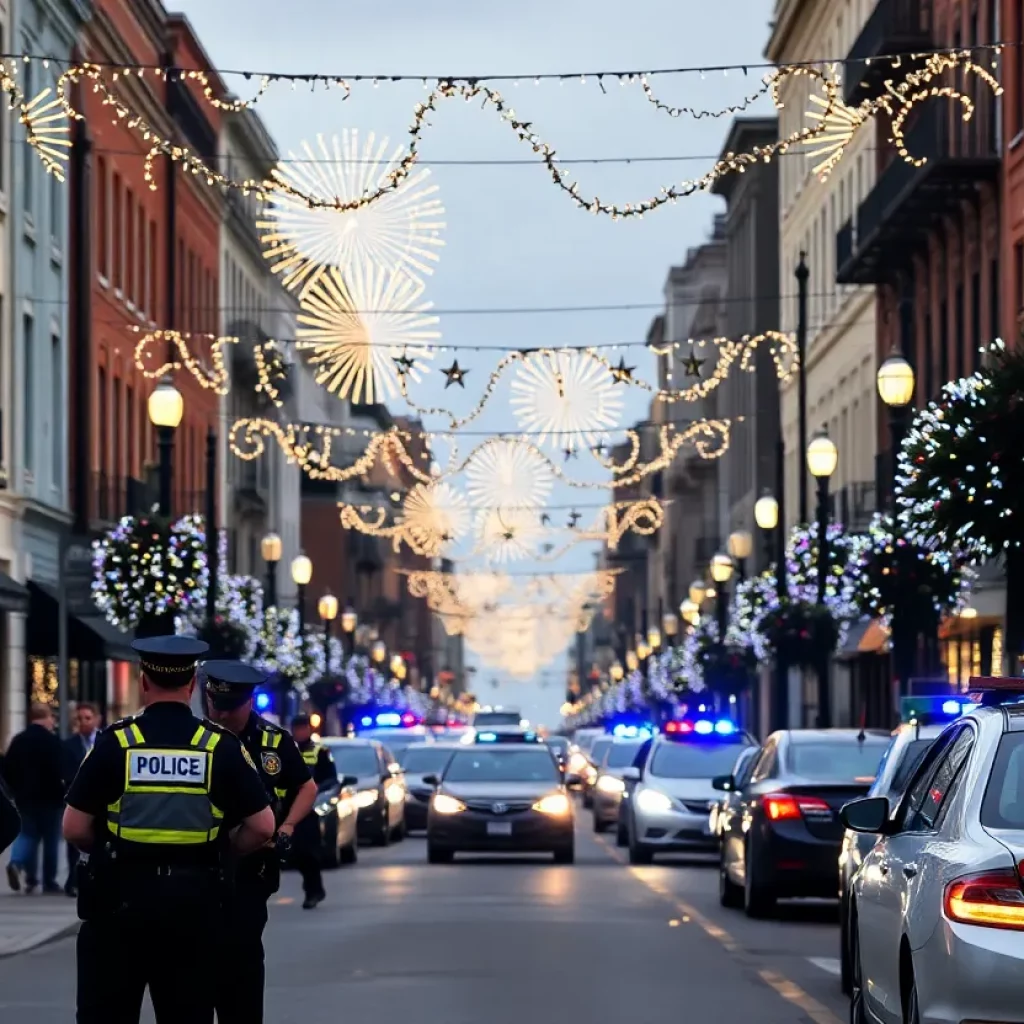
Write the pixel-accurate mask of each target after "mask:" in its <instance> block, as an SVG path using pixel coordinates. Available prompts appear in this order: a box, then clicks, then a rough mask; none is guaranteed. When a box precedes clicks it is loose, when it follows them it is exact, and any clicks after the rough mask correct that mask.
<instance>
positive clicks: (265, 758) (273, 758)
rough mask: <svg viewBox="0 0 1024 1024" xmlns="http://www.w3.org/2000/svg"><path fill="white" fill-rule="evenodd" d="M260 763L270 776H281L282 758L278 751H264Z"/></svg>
mask: <svg viewBox="0 0 1024 1024" xmlns="http://www.w3.org/2000/svg"><path fill="white" fill-rule="evenodd" d="M260 761H261V762H262V764H263V770H264V771H265V772H266V773H267V774H268V775H280V774H281V757H280V755H279V754H278V752H277V751H276V750H264V751H263V752H262V753H261V754H260Z"/></svg>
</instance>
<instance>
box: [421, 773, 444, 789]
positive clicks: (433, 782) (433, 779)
mask: <svg viewBox="0 0 1024 1024" xmlns="http://www.w3.org/2000/svg"><path fill="white" fill-rule="evenodd" d="M423 785H424V786H434V787H435V788H436V787H437V786H440V785H441V777H440V776H439V775H424V776H423Z"/></svg>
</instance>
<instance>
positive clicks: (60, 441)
mask: <svg viewBox="0 0 1024 1024" xmlns="http://www.w3.org/2000/svg"><path fill="white" fill-rule="evenodd" d="M56 180H57V179H56V178H54V181H56ZM50 387H51V389H52V391H51V396H50V423H51V429H52V431H53V434H52V437H51V440H50V443H51V445H52V449H51V452H50V457H51V459H52V461H53V466H52V470H51V479H52V480H53V486H54V487H56V488H57V489H58V490H60V489H61V488H63V486H64V422H65V421H64V353H63V351H62V349H61V344H60V337H59V335H56V334H52V335H51V336H50Z"/></svg>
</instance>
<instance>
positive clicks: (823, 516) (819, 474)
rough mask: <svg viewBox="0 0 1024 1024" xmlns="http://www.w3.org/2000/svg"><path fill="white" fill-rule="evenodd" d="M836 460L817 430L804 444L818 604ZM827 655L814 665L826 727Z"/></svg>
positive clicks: (829, 716)
mask: <svg viewBox="0 0 1024 1024" xmlns="http://www.w3.org/2000/svg"><path fill="white" fill-rule="evenodd" d="M838 463H839V451H838V449H837V448H836V446H835V444H834V443H833V441H832V439H831V438H830V437H829V436H828V431H827V430H826V429H825V428H824V427H822V428H821V431H820V432H819V433H818V434H817V435H816V436H815V437H814V438H813V439H812V441H811V443H810V444H809V445H808V446H807V468H808V469H809V470H810V471H811V476H813V477H814V479H815V480H817V482H818V604H819V605H824V604H825V586H826V583H827V582H828V564H829V552H828V482H829V478H830V477H831V476H832V474H833V473H834V472H835V471H836V466H837V465H838ZM830 663H831V655H830V654H828V653H823V654H822V658H821V664H820V665H819V666H818V728H819V729H827V728H829V727H830V726H831V724H832V690H831V686H830V684H829V668H830Z"/></svg>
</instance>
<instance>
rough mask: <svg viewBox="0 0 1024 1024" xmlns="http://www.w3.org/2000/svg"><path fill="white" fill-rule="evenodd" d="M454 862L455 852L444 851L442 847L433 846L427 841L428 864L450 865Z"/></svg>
mask: <svg viewBox="0 0 1024 1024" xmlns="http://www.w3.org/2000/svg"><path fill="white" fill-rule="evenodd" d="M453 860H455V851H454V850H446V849H445V848H444V847H443V846H434V844H433V843H431V842H430V840H429V839H428V840H427V863H428V864H451V862H452V861H453Z"/></svg>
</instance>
